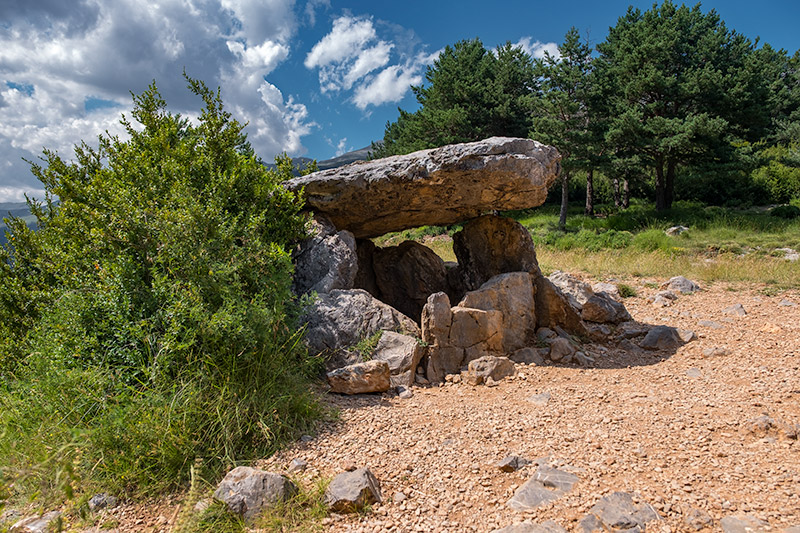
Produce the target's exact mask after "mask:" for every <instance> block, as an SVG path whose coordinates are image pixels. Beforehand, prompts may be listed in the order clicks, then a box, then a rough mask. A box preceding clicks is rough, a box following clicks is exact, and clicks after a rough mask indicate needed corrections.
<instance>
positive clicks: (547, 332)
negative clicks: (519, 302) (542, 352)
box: [536, 328, 558, 342]
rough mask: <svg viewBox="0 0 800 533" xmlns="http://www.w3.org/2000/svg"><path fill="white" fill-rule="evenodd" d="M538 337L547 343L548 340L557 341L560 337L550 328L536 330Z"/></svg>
mask: <svg viewBox="0 0 800 533" xmlns="http://www.w3.org/2000/svg"><path fill="white" fill-rule="evenodd" d="M536 337H537V338H538V339H539V340H540V341H542V342H547V339H555V338H556V337H558V333H556V332H555V331H553V330H552V329H550V328H539V329H537V330H536Z"/></svg>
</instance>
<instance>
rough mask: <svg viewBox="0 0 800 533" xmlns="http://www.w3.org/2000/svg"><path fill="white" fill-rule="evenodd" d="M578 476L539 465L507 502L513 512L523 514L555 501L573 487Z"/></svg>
mask: <svg viewBox="0 0 800 533" xmlns="http://www.w3.org/2000/svg"><path fill="white" fill-rule="evenodd" d="M578 481H579V479H578V476H576V475H575V474H571V473H569V472H564V471H562V470H557V469H555V468H553V467H551V466H548V465H541V466H540V467H539V468H538V469H537V470H536V472H535V473H534V475H533V477H532V478H531V479H529V480H528V481H526V482H525V483H524V484H523V485H522V486H521V487H520V488H518V489H517V491H516V492H515V493H514V496H513V497H512V498H511V499H510V500H509V501H508V506H509V507H511V508H512V509H514V510H515V511H520V512H524V511H527V510H529V509H535V508H536V507H539V506H540V505H542V504H544V503H547V502H551V501H553V500H557V499H558V498H560V497H561V496H563V495H564V494H566V493H567V492H569V491H570V490H572V487H573V486H575V483H577V482H578Z"/></svg>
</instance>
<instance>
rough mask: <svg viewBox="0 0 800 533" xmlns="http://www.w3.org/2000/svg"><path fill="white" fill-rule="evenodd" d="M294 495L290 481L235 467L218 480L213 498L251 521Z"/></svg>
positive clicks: (292, 484) (269, 474)
mask: <svg viewBox="0 0 800 533" xmlns="http://www.w3.org/2000/svg"><path fill="white" fill-rule="evenodd" d="M296 493H297V487H296V486H295V485H294V483H292V482H291V481H289V478H287V477H286V476H282V475H280V474H274V473H272V472H266V471H264V470H259V469H257V468H251V467H249V466H237V467H236V468H234V469H233V470H231V471H230V472H228V474H227V475H226V476H225V478H224V479H223V480H222V481H220V483H219V485H218V486H217V490H215V491H214V498H216V499H218V500H220V501H222V502H224V503H225V504H226V505H227V506H228V508H229V509H230V510H231V511H232V512H234V513H236V514H238V515H240V516H241V517H242V518H244V519H245V520H252V519H254V518H255V517H256V516H258V514H259V513H261V511H263V510H264V509H266V508H267V507H269V506H271V505H274V504H276V503H278V502H280V501H285V500H288V499H289V498H291V497H292V496H294V495H295V494H296Z"/></svg>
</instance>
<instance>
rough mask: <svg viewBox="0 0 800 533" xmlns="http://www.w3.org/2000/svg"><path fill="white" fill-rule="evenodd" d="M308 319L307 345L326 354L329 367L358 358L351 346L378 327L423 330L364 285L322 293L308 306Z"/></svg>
mask: <svg viewBox="0 0 800 533" xmlns="http://www.w3.org/2000/svg"><path fill="white" fill-rule="evenodd" d="M305 323H306V324H307V330H306V343H307V345H308V349H309V351H310V352H311V353H312V354H317V353H323V354H325V357H326V368H328V370H333V369H336V368H340V367H342V366H346V365H349V364H353V363H357V362H359V360H360V358H359V356H357V355H356V354H354V353H353V352H352V351H351V349H350V348H352V347H353V346H354V345H355V344H357V343H358V342H359V341H360V340H362V339H363V338H364V337H369V336H371V335H374V334H375V333H377V332H378V331H381V330H388V331H397V332H400V333H407V334H409V335H411V336H416V337H418V336H419V334H420V332H419V328H418V327H417V325H416V323H415V322H414V321H413V320H411V319H410V318H408V317H407V316H405V315H404V314H402V313H400V312H399V311H398V310H396V309H394V308H392V307H390V306H388V305H386V304H385V303H383V302H381V301H379V300H377V299H376V298H375V297H373V296H372V295H370V294H369V293H368V292H366V291H364V290H361V289H351V290H333V291H331V292H330V293H328V294H320V295H319V297H318V298H317V299H316V300H315V301H314V303H313V304H312V305H311V306H309V308H308V309H307V310H306V314H305Z"/></svg>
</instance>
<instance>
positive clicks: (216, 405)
mask: <svg viewBox="0 0 800 533" xmlns="http://www.w3.org/2000/svg"><path fill="white" fill-rule="evenodd" d="M189 86H190V88H191V90H192V92H194V93H195V94H196V95H198V96H199V97H201V98H202V100H203V102H204V104H205V105H204V108H203V110H202V112H201V114H200V118H199V122H198V124H196V125H194V124H192V123H191V122H189V121H188V120H186V119H184V118H183V117H181V116H180V115H175V114H172V113H169V112H168V111H167V110H166V103H165V102H164V101H163V100H162V98H161V96H160V94H159V93H158V90H157V89H156V87H155V86H154V85H152V86H151V87H150V88H149V89H148V90H147V91H146V92H144V93H143V94H142V95H139V96H134V109H133V111H132V113H131V116H132V118H133V119H134V120H135V121H136V122H138V124H134V123H133V122H132V121H130V120H128V119H126V118H123V121H122V123H123V124H124V125H125V127H126V129H127V134H128V137H129V138H128V140H122V139H120V138H117V137H112V136H104V137H101V138H100V143H99V148H98V149H92V148H90V147H89V146H88V145H86V144H82V145H80V146H79V147H76V150H75V154H76V161H75V162H74V163H69V162H66V161H64V160H63V159H61V158H60V157H59V156H58V155H57V154H55V153H53V152H49V151H45V153H44V157H43V164H34V165H32V170H33V172H34V174H35V175H36V176H37V177H38V178H39V179H40V180H41V181H42V183H43V184H44V187H45V189H46V191H47V197H46V200H45V202H44V203H43V204H39V205H33V206H32V209H33V211H34V213H35V214H36V216H37V219H38V227H39V229H38V230H37V231H35V232H33V231H31V230H29V229H28V228H27V227H26V226H24V224H19V223H16V224H15V223H13V222H12V227H13V231H12V235H11V237H12V238H11V240H10V241H9V243H8V244H7V246H6V247H5V248H4V249H3V250H2V255H0V269H2V276H0V324H3V326H2V327H0V341H2V343H3V345H2V348H0V372H2V373H3V378H4V382H5V383H6V385H5V388H3V389H0V465H2V466H0V467H1V468H2V469H3V470H2V474H3V476H4V477H6V478H8V477H14V478H16V479H15V487H16V488H18V489H22V488H24V487H27V488H29V489H30V490H31V491H33V492H40V493H45V494H46V493H51V494H52V493H54V492H55V491H54V489H59V488H65V486H71V484H72V483H73V482H74V480H83V481H84V482H97V483H102V484H103V485H105V486H107V487H111V488H113V489H114V490H117V491H121V492H128V493H134V492H152V491H154V490H161V489H163V488H166V487H170V486H175V485H176V484H180V483H182V482H183V481H185V480H186V476H187V475H188V472H189V468H190V466H191V465H192V464H193V463H194V462H195V461H196V460H202V462H203V464H204V465H205V467H206V468H207V469H209V471H210V472H211V473H212V474H214V473H216V472H219V471H220V470H221V469H222V468H224V467H226V466H228V465H232V464H234V463H236V462H240V461H242V460H246V459H249V458H253V457H257V456H260V455H263V454H268V453H270V452H271V451H273V450H274V449H275V447H276V446H277V445H278V444H279V443H280V442H282V441H284V440H285V439H287V438H289V437H291V436H293V435H295V433H296V432H297V431H300V430H301V429H303V428H304V427H305V426H307V424H308V423H309V422H310V421H311V420H313V418H314V417H315V416H317V415H318V414H319V408H318V406H317V404H316V403H315V401H314V399H313V397H312V395H311V394H310V393H309V387H308V381H309V379H311V377H312V376H314V375H315V373H316V371H317V365H316V362H315V360H314V359H312V358H309V357H308V355H307V353H306V352H305V350H304V348H303V345H302V343H301V342H300V334H299V333H298V330H297V316H298V313H299V311H300V306H299V305H298V303H297V302H294V301H293V298H292V295H291V292H290V285H291V277H292V263H291V259H290V254H289V252H288V251H287V250H288V249H289V247H290V246H291V245H292V243H293V242H294V241H296V240H297V239H299V238H301V237H302V236H303V235H304V234H305V217H304V216H303V215H302V214H301V212H300V210H301V207H302V202H301V199H300V198H299V196H298V195H295V194H293V193H290V192H288V191H286V190H285V189H284V188H283V187H282V186H281V185H280V183H281V181H282V180H283V179H284V178H285V177H286V176H284V175H283V174H285V173H286V172H287V171H286V169H285V168H282V167H281V168H279V169H278V170H276V171H269V170H267V169H266V168H265V167H264V166H263V165H262V164H260V163H259V162H258V161H257V159H256V158H255V156H254V154H253V151H252V149H251V148H250V146H249V144H248V143H247V141H246V138H245V136H244V134H243V133H242V128H243V126H242V125H241V124H240V123H238V122H237V121H236V120H234V119H233V118H232V117H231V115H230V114H229V113H228V112H226V111H225V110H224V109H223V105H222V101H221V98H220V95H219V92H218V91H217V92H214V91H211V90H209V89H208V88H207V87H206V86H205V85H204V84H203V83H202V82H198V81H195V80H191V79H190V80H189ZM284 167H285V165H284ZM55 198H58V203H57V204H56V202H55V201H54V199H55ZM9 324H10V325H9ZM59 473H60V474H63V475H61V476H60V478H59V476H58V475H55V474H59ZM3 476H0V479H2V477H3ZM56 478H59V479H62V481H63V480H66V481H63V482H59V483H55V485H54V484H53V483H54V482H53V481H52V480H53V479H56ZM65 483H66V485H64V484H65ZM43 488H44V489H51V490H49V491H48V490H45V491H42V489H43Z"/></svg>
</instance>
